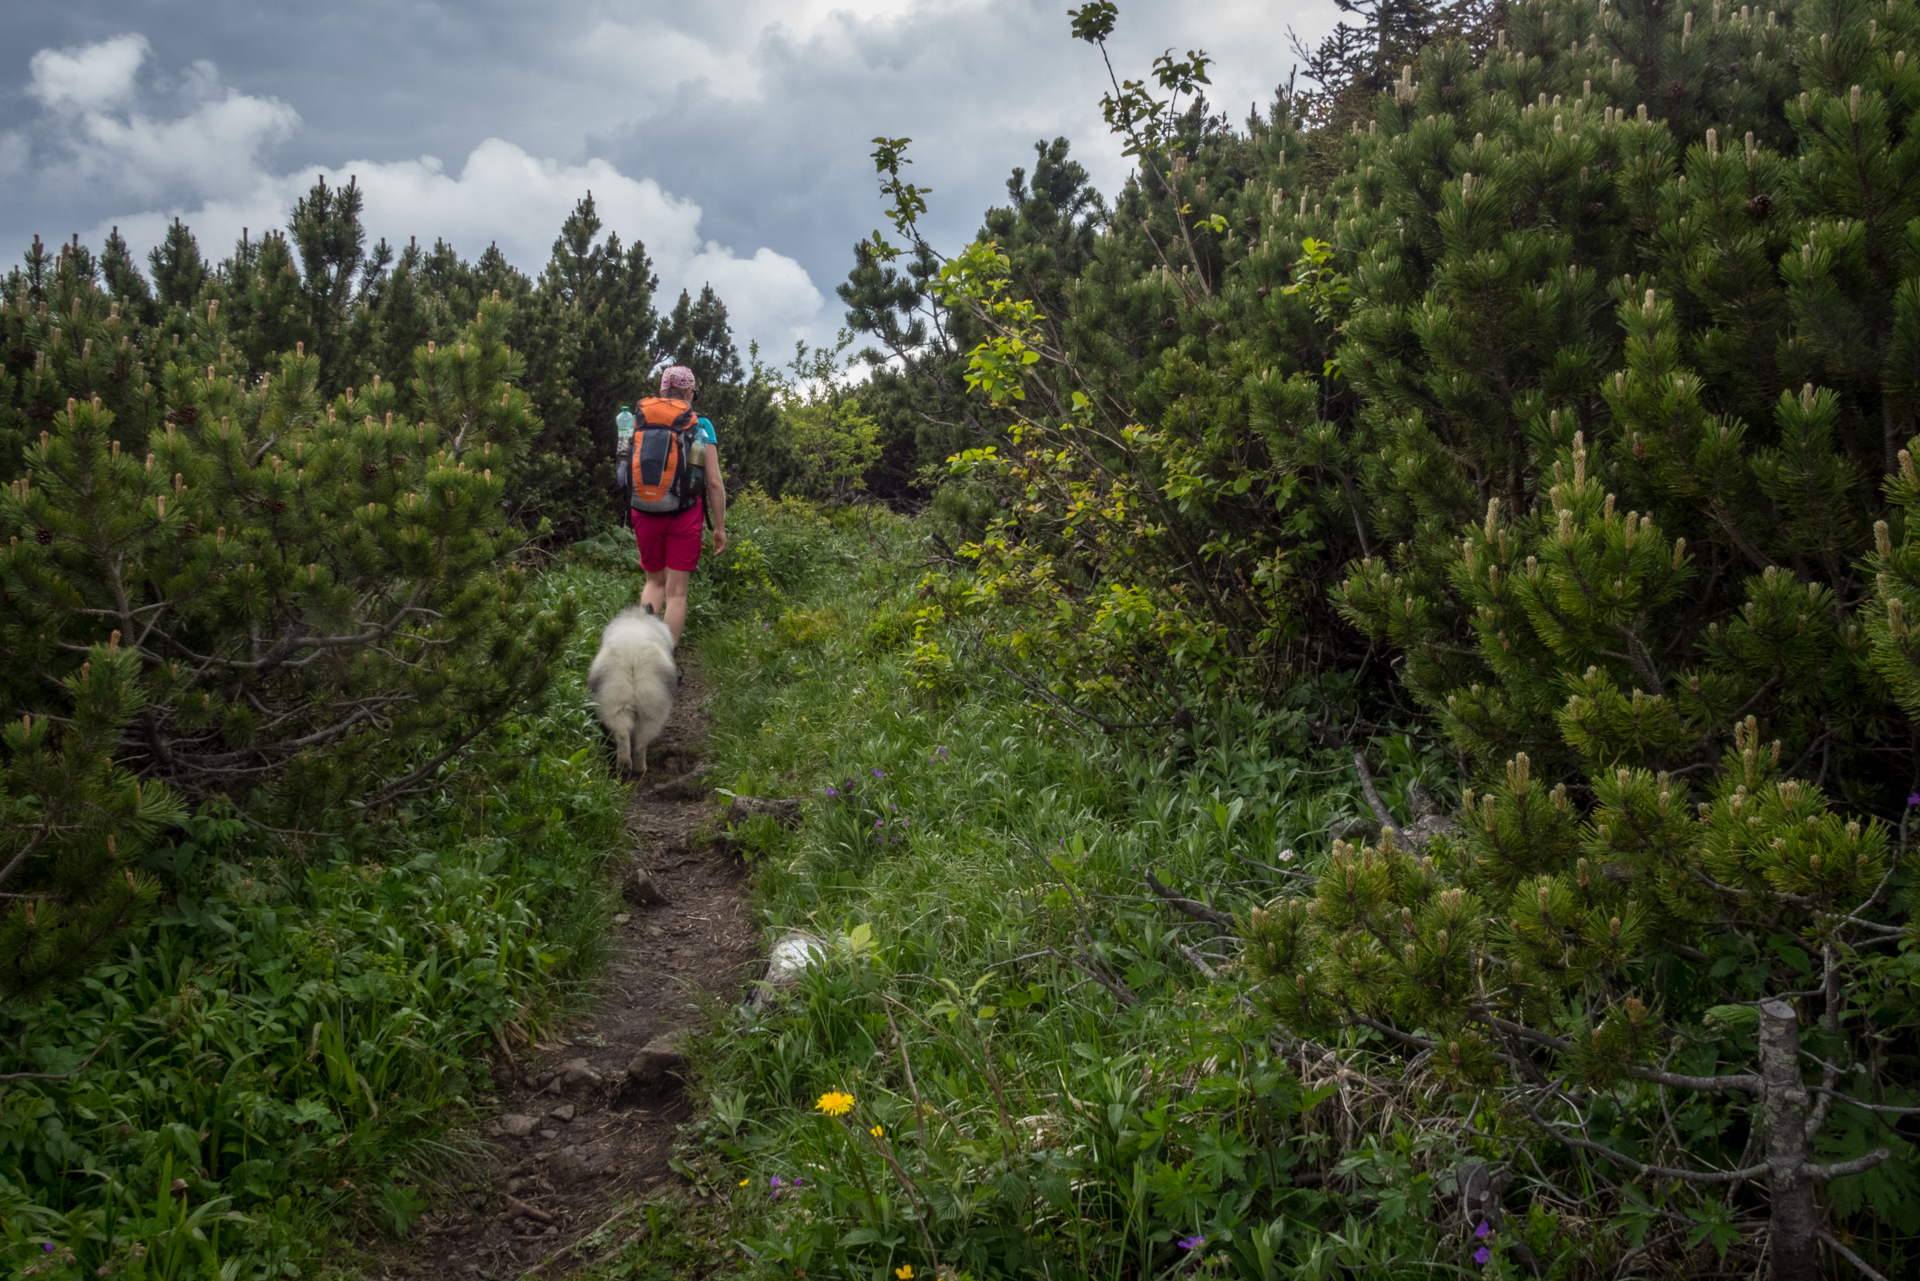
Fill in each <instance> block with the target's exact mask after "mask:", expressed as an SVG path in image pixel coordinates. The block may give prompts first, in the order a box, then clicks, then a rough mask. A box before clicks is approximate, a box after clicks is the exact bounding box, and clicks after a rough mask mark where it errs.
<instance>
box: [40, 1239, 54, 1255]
mask: <svg viewBox="0 0 1920 1281" xmlns="http://www.w3.org/2000/svg"><path fill="white" fill-rule="evenodd" d="M40 1248H41V1249H42V1250H44V1251H46V1252H47V1253H48V1254H52V1253H53V1242H51V1241H42V1242H41V1243H40Z"/></svg>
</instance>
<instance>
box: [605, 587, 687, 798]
mask: <svg viewBox="0 0 1920 1281" xmlns="http://www.w3.org/2000/svg"><path fill="white" fill-rule="evenodd" d="M587 689H588V690H589V691H590V692H591V693H592V695H593V707H594V710H595V711H596V712H598V713H599V714H600V723H601V724H603V725H605V726H606V727H607V728H608V729H609V730H611V731H612V732H613V743H614V749H615V751H616V752H617V753H618V755H619V758H620V772H621V773H623V774H631V773H633V772H634V770H635V763H636V762H638V769H639V772H640V773H642V774H644V773H646V772H647V744H649V743H651V742H653V740H654V738H655V737H656V736H657V735H658V734H659V733H660V730H661V728H662V727H663V726H665V725H666V723H667V717H668V716H669V715H670V714H672V712H673V696H674V695H675V694H676V693H678V692H679V689H680V677H679V675H678V673H677V672H676V670H675V668H674V665H673V633H672V632H670V631H668V630H667V623H666V620H665V619H663V618H661V617H660V616H659V615H657V614H655V613H654V612H653V609H652V607H650V606H646V605H629V606H627V608H625V609H623V610H621V611H620V612H619V613H618V614H615V615H614V616H613V621H612V622H610V623H608V624H607V630H606V631H604V632H602V633H600V652H599V653H598V654H595V655H594V656H593V666H591V667H589V668H588V669H587Z"/></svg>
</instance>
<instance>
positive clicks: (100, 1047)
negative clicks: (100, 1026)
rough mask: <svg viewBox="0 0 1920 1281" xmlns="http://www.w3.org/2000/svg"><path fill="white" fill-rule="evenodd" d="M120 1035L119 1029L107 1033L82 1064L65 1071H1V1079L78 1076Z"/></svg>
mask: <svg viewBox="0 0 1920 1281" xmlns="http://www.w3.org/2000/svg"><path fill="white" fill-rule="evenodd" d="M119 1035H120V1032H119V1029H117V1028H116V1029H115V1030H113V1031H112V1032H109V1033H107V1039H106V1040H104V1041H102V1042H100V1044H98V1045H96V1046H94V1047H93V1053H92V1054H89V1055H87V1057H86V1058H84V1059H81V1060H80V1065H79V1066H78V1067H75V1068H70V1069H69V1070H67V1071H65V1072H0V1081H64V1080H66V1079H67V1078H68V1077H70V1076H78V1075H80V1074H81V1073H82V1072H84V1071H86V1070H87V1067H88V1065H89V1064H91V1063H92V1062H93V1061H94V1060H95V1059H97V1058H99V1057H100V1051H102V1050H104V1049H106V1048H107V1046H109V1045H111V1044H113V1039H114V1038H115V1037H117V1036H119Z"/></svg>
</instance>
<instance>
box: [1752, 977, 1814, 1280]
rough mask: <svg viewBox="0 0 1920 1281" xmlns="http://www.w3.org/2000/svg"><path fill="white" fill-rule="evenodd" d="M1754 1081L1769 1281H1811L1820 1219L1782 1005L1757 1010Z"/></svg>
mask: <svg viewBox="0 0 1920 1281" xmlns="http://www.w3.org/2000/svg"><path fill="white" fill-rule="evenodd" d="M1760 1076H1761V1079H1762V1081H1763V1082H1764V1083H1765V1086H1764V1088H1765V1090H1766V1095H1765V1101H1764V1109H1765V1125H1766V1135H1767V1166H1768V1175H1767V1191H1768V1196H1769V1199H1770V1200H1771V1201H1772V1202H1773V1219H1772V1222H1771V1223H1770V1224H1769V1225H1768V1229H1767V1252H1768V1254H1769V1256H1770V1258H1771V1270H1770V1271H1769V1273H1768V1275H1769V1276H1770V1277H1771V1278H1772V1281H1816V1279H1817V1278H1818V1277H1819V1275H1820V1238H1819V1232H1820V1217H1819V1208H1818V1207H1817V1206H1816V1205H1815V1204H1814V1200H1813V1184H1814V1180H1813V1179H1812V1178H1811V1177H1810V1171H1808V1170H1807V1168H1806V1166H1807V1102H1808V1096H1807V1089H1806V1085H1805V1083H1804V1082H1803V1081H1802V1080H1801V1078H1800V1018H1799V1015H1797V1014H1796V1013H1795V1012H1794V1009H1793V1007H1792V1006H1791V1005H1788V1004H1787V1003H1786V1002H1785V1001H1767V1002H1766V1003H1764V1004H1763V1005H1761V1007H1760Z"/></svg>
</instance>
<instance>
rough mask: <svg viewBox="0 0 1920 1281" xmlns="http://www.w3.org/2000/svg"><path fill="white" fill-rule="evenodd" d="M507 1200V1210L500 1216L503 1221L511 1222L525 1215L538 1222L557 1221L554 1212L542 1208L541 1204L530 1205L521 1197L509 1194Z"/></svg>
mask: <svg viewBox="0 0 1920 1281" xmlns="http://www.w3.org/2000/svg"><path fill="white" fill-rule="evenodd" d="M506 1201H507V1212H506V1213H505V1214H503V1215H501V1216H500V1222H502V1223H511V1222H513V1221H514V1220H515V1219H518V1218H521V1217H523V1216H524V1217H525V1218H529V1219H532V1220H534V1221H535V1222H536V1223H546V1224H552V1223H554V1222H555V1219H554V1216H553V1215H552V1214H550V1213H548V1212H547V1211H545V1210H542V1209H541V1208H540V1207H539V1206H536V1205H528V1204H527V1203H526V1202H525V1201H522V1200H521V1199H520V1198H519V1197H516V1196H509V1197H507V1198H506Z"/></svg>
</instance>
